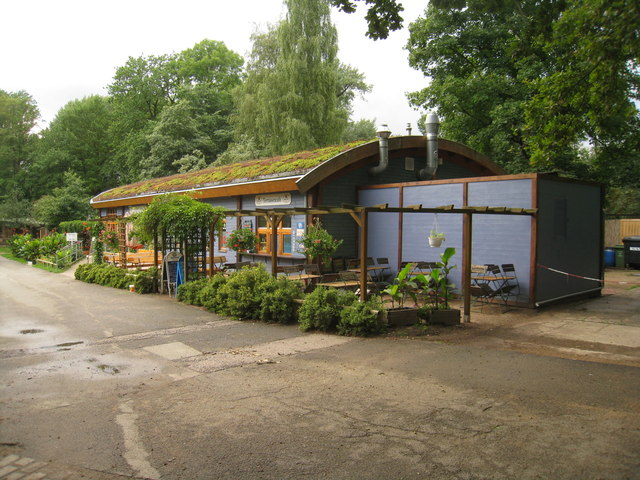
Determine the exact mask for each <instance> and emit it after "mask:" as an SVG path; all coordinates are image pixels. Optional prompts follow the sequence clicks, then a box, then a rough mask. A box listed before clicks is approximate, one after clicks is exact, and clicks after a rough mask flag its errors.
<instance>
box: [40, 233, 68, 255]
mask: <svg viewBox="0 0 640 480" xmlns="http://www.w3.org/2000/svg"><path fill="white" fill-rule="evenodd" d="M66 245H67V237H66V236H65V235H63V234H61V233H52V234H51V235H47V236H46V237H43V238H41V239H40V256H42V257H52V256H54V255H55V254H56V253H57V252H58V251H59V250H62V249H63V248H64V247H65V246H66Z"/></svg>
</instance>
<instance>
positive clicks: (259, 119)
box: [233, 0, 368, 155]
mask: <svg viewBox="0 0 640 480" xmlns="http://www.w3.org/2000/svg"><path fill="white" fill-rule="evenodd" d="M285 3H286V5H287V8H288V13H287V17H286V19H284V20H283V21H282V22H280V23H279V24H278V25H277V26H276V27H274V28H272V29H271V30H270V31H269V32H267V33H263V34H256V35H254V36H253V50H252V53H251V57H250V61H249V64H248V67H247V78H246V80H245V82H244V84H243V85H242V86H241V87H240V88H239V89H238V90H237V91H236V105H237V112H236V114H235V116H234V120H233V122H234V127H235V128H234V133H235V137H236V140H238V139H241V138H244V140H245V141H246V140H247V139H249V138H250V139H252V140H253V141H254V143H255V144H256V145H257V146H258V148H259V149H260V150H261V151H263V152H264V153H265V154H267V155H277V154H282V153H289V152H294V151H300V150H305V149H310V148H314V147H318V146H325V145H330V144H332V143H337V142H339V141H340V139H341V137H342V133H343V132H344V130H345V128H346V126H347V124H348V120H349V114H350V103H351V100H352V98H353V96H354V95H355V93H356V92H357V91H366V90H367V88H368V87H367V86H366V85H365V84H364V80H363V76H362V74H360V73H359V72H357V70H355V69H353V68H351V67H348V66H345V65H341V64H340V62H339V60H338V58H337V52H338V47H337V32H336V29H335V27H334V26H333V24H332V23H331V18H330V9H329V5H328V4H327V3H326V2H325V1H324V0H286V1H285Z"/></svg>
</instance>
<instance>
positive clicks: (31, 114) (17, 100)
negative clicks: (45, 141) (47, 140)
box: [0, 90, 40, 201]
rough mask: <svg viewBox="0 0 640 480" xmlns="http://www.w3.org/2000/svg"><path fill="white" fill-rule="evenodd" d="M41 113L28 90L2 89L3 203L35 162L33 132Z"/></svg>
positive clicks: (0, 183)
mask: <svg viewBox="0 0 640 480" xmlns="http://www.w3.org/2000/svg"><path fill="white" fill-rule="evenodd" d="M39 118H40V111H39V110H38V107H37V105H36V102H35V101H34V100H33V98H32V97H31V95H29V94H28V93H27V92H25V91H18V92H5V91H4V90H0V201H2V200H4V199H5V198H6V197H7V195H9V193H10V192H11V191H13V190H14V189H15V188H16V187H17V185H16V181H17V177H18V174H19V173H20V172H21V171H22V170H23V169H25V168H26V167H27V166H28V164H29V162H30V160H31V151H32V147H33V143H34V141H35V138H36V137H35V135H34V134H33V132H32V130H33V128H34V127H35V126H36V123H37V121H38V119H39Z"/></svg>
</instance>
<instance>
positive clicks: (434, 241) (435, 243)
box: [429, 237, 444, 248]
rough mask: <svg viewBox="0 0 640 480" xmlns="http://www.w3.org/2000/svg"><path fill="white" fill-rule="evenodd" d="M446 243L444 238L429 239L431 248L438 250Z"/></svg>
mask: <svg viewBox="0 0 640 480" xmlns="http://www.w3.org/2000/svg"><path fill="white" fill-rule="evenodd" d="M442 242H444V237H429V246H430V247H431V248H438V247H439V246H440V245H442Z"/></svg>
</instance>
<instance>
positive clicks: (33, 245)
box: [20, 238, 40, 262]
mask: <svg viewBox="0 0 640 480" xmlns="http://www.w3.org/2000/svg"><path fill="white" fill-rule="evenodd" d="M20 256H21V257H22V258H25V259H27V260H31V261H32V262H34V261H35V260H36V259H38V258H40V240H38V239H37V238H34V239H33V240H30V241H28V242H26V243H25V244H24V245H23V246H22V255H20Z"/></svg>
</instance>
